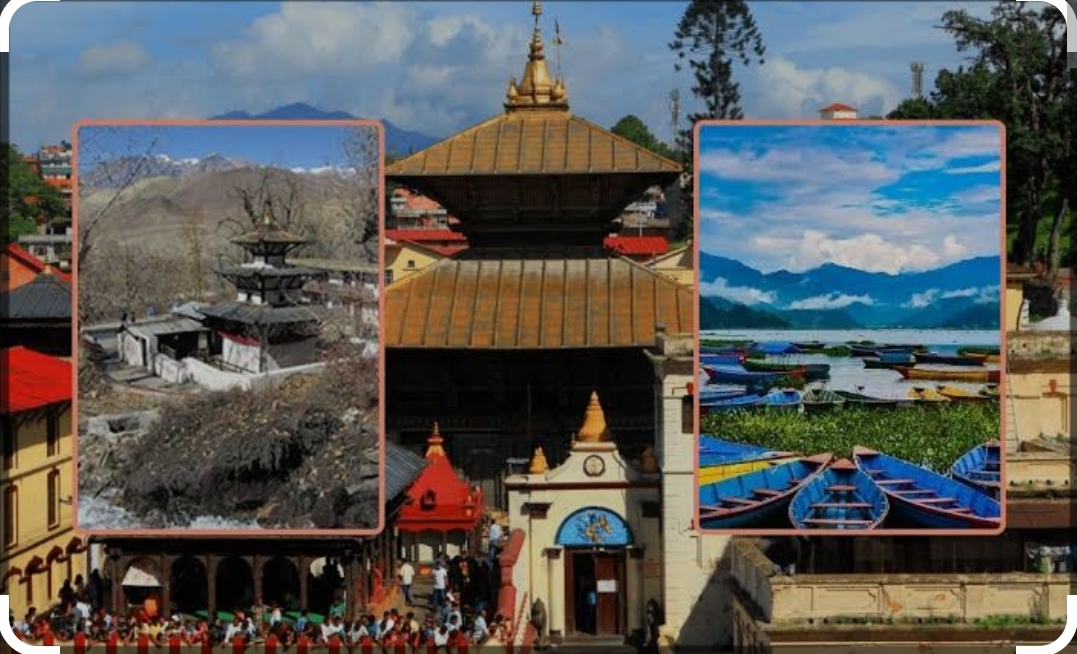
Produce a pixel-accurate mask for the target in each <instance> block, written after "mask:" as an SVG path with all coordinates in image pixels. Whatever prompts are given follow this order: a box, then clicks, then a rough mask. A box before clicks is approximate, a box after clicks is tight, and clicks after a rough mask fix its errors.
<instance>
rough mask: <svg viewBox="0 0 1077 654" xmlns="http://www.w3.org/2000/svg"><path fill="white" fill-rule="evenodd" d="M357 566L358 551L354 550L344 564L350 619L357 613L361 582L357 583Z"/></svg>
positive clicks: (345, 597) (347, 612) (348, 615)
mask: <svg viewBox="0 0 1077 654" xmlns="http://www.w3.org/2000/svg"><path fill="white" fill-rule="evenodd" d="M355 568H356V553H355V552H352V553H350V554H348V555H347V563H345V564H344V600H345V602H346V606H345V609H344V610H345V611H346V613H345V615H347V619H348V621H349V622H350V621H352V620H354V619H355V615H356V605H357V603H356V601H357V599H358V598H357V597H356V596H357V595H358V594H359V588H358V586H359V584H358V583H357V577H358V576H357V575H356V574H355Z"/></svg>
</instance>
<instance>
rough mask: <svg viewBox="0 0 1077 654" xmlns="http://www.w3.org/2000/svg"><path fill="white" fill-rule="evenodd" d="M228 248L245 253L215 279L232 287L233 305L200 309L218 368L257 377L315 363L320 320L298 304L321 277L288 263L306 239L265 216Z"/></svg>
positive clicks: (314, 313)
mask: <svg viewBox="0 0 1077 654" xmlns="http://www.w3.org/2000/svg"><path fill="white" fill-rule="evenodd" d="M232 243H234V244H235V245H238V246H240V247H242V248H243V249H244V250H245V251H246V262H245V263H243V264H241V265H238V266H232V267H229V268H225V269H222V270H219V271H218V274H219V275H220V276H221V277H223V278H224V279H226V280H228V281H229V282H230V283H231V284H232V285H233V286H235V287H236V292H237V295H236V299H235V300H232V301H227V302H220V303H218V304H214V305H210V306H205V307H200V308H199V312H200V313H201V314H202V315H204V316H205V324H206V326H207V327H209V328H211V329H213V330H214V331H215V332H216V333H217V334H218V335H219V336H220V338H221V360H222V362H223V364H224V365H225V366H226V367H228V368H232V369H235V370H239V371H242V372H247V373H252V374H262V373H265V372H270V371H272V370H279V369H281V368H292V367H295V366H302V365H306V364H311V363H314V362H315V357H316V347H315V346H316V342H317V337H318V329H319V325H320V317H319V316H318V314H317V313H316V312H315V310H314V309H313V308H311V307H309V306H305V305H303V304H302V302H301V299H300V292H301V290H302V288H303V285H304V284H306V283H307V282H308V281H310V280H312V279H315V278H319V277H322V276H324V273H323V272H321V271H318V270H315V269H313V268H303V267H299V266H293V265H289V264H288V262H287V257H288V255H289V254H290V253H291V252H292V251H294V250H295V249H296V248H298V247H300V246H302V245H304V244H305V243H306V239H304V238H302V237H300V236H297V235H295V234H292V233H291V232H288V231H287V230H284V229H282V228H281V227H280V226H278V225H277V223H276V222H275V221H274V220H273V218H272V217H271V215H270V214H269V212H268V211H267V212H266V213H265V214H264V216H263V218H262V220H261V223H260V224H259V226H258V228H257V229H255V230H254V231H251V232H248V233H246V234H243V235H242V236H240V237H238V238H235V239H233V240H232Z"/></svg>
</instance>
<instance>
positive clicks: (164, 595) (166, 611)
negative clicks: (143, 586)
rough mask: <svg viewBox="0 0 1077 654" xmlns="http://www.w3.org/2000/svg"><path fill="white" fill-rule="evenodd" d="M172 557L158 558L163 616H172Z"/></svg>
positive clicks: (163, 556)
mask: <svg viewBox="0 0 1077 654" xmlns="http://www.w3.org/2000/svg"><path fill="white" fill-rule="evenodd" d="M171 562H172V557H171V556H169V555H167V554H163V553H162V554H159V555H158V556H157V574H159V575H161V578H160V579H159V581H160V582H161V607H160V611H161V615H167V616H169V617H171V616H172V589H171V588H170V586H171V585H172V565H171Z"/></svg>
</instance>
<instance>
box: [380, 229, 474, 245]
mask: <svg viewBox="0 0 1077 654" xmlns="http://www.w3.org/2000/svg"><path fill="white" fill-rule="evenodd" d="M385 238H387V239H391V240H394V241H411V242H413V243H423V244H424V245H425V244H426V243H427V242H430V241H447V242H450V243H461V244H466V243H467V237H466V236H464V235H463V234H460V233H458V232H454V231H452V230H451V229H387V230H385Z"/></svg>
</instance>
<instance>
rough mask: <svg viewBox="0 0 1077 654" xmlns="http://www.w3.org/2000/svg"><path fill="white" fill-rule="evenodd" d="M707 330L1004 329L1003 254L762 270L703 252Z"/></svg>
mask: <svg viewBox="0 0 1077 654" xmlns="http://www.w3.org/2000/svg"><path fill="white" fill-rule="evenodd" d="M699 265H700V280H701V293H700V294H701V296H702V297H701V300H700V328H701V329H810V330H828V329H835V330H836V329H858V328H861V329H902V328H905V329H955V330H960V329H998V328H999V302H1000V296H999V293H1000V291H1001V272H1000V271H1001V262H1000V259H999V257H977V258H973V259H967V260H965V261H959V262H957V263H954V264H951V265H948V266H945V267H942V268H938V269H935V270H928V271H923V272H915V273H899V274H895V275H891V274H887V273H871V272H865V271H863V270H856V269H853V268H847V267H844V266H839V265H835V264H825V265H823V266H820V267H818V268H815V269H812V270H808V271H805V272H802V273H793V272H789V271H787V270H781V271H778V272H773V273H762V272H760V271H758V270H755V269H753V268H751V267H749V266H746V265H744V264H742V263H740V262H738V261H734V260H732V259H727V258H725V257H720V256H716V255H713V254H708V253H706V252H701V253H700V263H699Z"/></svg>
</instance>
